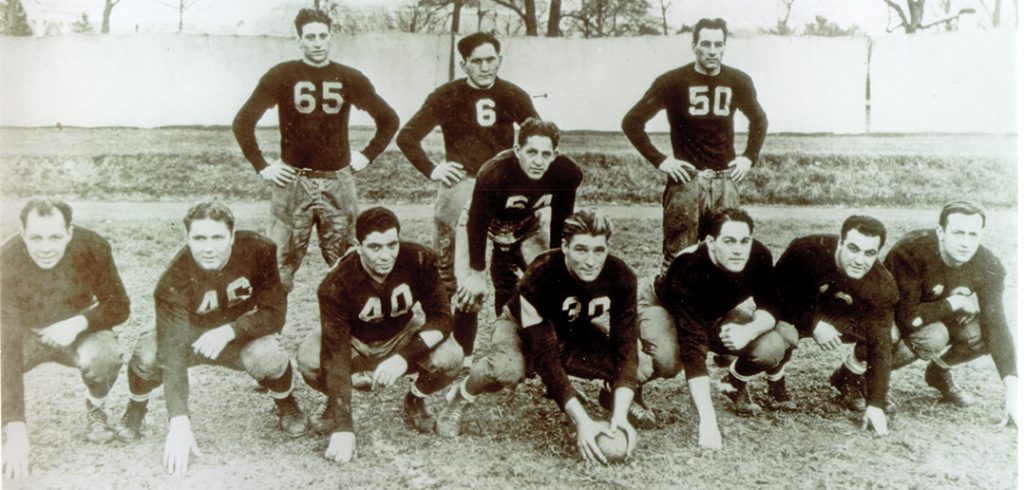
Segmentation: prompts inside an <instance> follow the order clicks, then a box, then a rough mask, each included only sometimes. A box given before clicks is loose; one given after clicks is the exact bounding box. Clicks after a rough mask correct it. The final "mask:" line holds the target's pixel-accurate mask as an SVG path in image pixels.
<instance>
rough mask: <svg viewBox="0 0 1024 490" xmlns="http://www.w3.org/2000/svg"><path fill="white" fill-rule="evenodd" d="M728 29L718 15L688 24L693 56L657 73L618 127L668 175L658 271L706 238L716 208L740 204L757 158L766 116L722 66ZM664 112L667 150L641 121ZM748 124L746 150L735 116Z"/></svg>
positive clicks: (739, 77)
mask: <svg viewBox="0 0 1024 490" xmlns="http://www.w3.org/2000/svg"><path fill="white" fill-rule="evenodd" d="M728 34H729V31H728V29H727V28H726V25H725V21H724V20H722V19H714V20H711V19H701V20H699V21H698V22H697V25H695V26H694V28H693V53H694V56H695V61H694V62H693V63H690V64H688V65H685V66H683V67H681V68H677V69H675V70H672V71H669V72H667V73H665V74H663V75H661V76H660V77H658V78H657V79H656V80H655V81H654V83H653V84H652V85H651V88H650V89H648V90H647V93H645V94H644V96H643V98H641V99H640V101H639V102H637V103H636V105H635V106H633V108H632V109H630V110H629V112H628V113H626V116H625V117H624V118H623V119H622V131H623V132H624V133H625V134H626V137H627V138H629V141H630V142H631V143H633V146H635V147H636V149H637V151H639V152H640V154H641V155H643V157H644V158H645V159H647V161H648V162H650V163H651V164H652V165H654V166H655V167H657V168H658V170H660V171H661V172H663V173H665V174H667V175H668V183H667V184H666V186H665V192H664V195H663V196H662V206H663V207H664V217H663V220H662V231H663V233H664V240H663V242H662V243H663V246H662V250H663V254H664V260H663V262H662V266H661V270H662V271H663V272H664V271H665V270H666V269H668V265H669V264H670V263H671V262H672V258H673V257H675V256H676V255H677V254H679V253H680V252H681V251H682V250H683V249H685V248H686V247H689V246H690V245H692V244H694V243H696V242H697V240H698V239H699V238H700V237H703V236H706V235H707V230H705V227H706V226H707V221H708V220H709V219H710V217H711V214H712V213H713V212H714V211H715V210H716V209H721V208H727V207H732V208H735V207H738V206H739V205H740V198H739V191H737V189H736V183H738V182H740V181H741V180H743V178H744V177H746V175H747V172H748V171H749V170H750V167H751V166H752V165H753V163H754V162H756V161H757V158H758V155H760V153H761V147H762V146H763V145H764V139H765V134H766V132H767V130H768V119H767V117H766V116H765V113H764V110H762V109H761V105H760V104H759V103H758V102H757V92H756V91H755V90H754V83H753V82H752V81H751V79H750V77H749V76H748V75H747V74H746V73H743V72H742V71H739V70H737V69H735V68H732V67H729V66H725V65H723V64H722V57H723V56H724V54H725V42H726V38H727V37H728ZM662 109H664V110H665V112H666V114H667V115H668V123H669V128H670V129H669V135H670V137H671V140H672V155H673V156H671V157H668V156H666V155H664V154H663V153H661V152H660V151H659V150H658V149H657V148H656V147H655V146H654V144H653V143H651V139H650V137H649V136H648V135H647V133H646V130H645V129H644V126H645V124H647V121H649V120H650V119H651V118H653V117H654V116H655V115H656V114H657V113H658V112H659V111H661V110H662ZM737 109H739V110H740V111H742V112H743V114H744V115H745V116H746V117H747V119H748V120H749V121H750V125H749V128H748V134H747V147H746V150H744V152H743V154H742V155H741V156H738V157H737V156H736V153H735V150H734V149H733V116H734V115H735V114H736V110H737Z"/></svg>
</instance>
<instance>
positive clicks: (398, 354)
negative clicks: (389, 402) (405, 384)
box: [298, 207, 462, 462]
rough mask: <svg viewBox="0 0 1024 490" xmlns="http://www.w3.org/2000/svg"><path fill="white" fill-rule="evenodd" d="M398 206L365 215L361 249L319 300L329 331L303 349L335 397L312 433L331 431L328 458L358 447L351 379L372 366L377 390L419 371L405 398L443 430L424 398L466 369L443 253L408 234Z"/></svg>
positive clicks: (359, 221) (360, 224)
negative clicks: (440, 259) (440, 261)
mask: <svg viewBox="0 0 1024 490" xmlns="http://www.w3.org/2000/svg"><path fill="white" fill-rule="evenodd" d="M400 231H401V226H400V225H399V222H398V217H396V216H395V215H394V213H392V212H391V211H389V210H387V209H385V208H382V207H374V208H370V209H367V210H366V211H363V212H362V213H360V215H359V217H357V218H356V241H357V243H356V247H355V250H356V252H357V253H349V254H348V255H346V256H345V257H343V258H342V259H341V261H340V262H339V263H338V264H337V265H336V266H335V267H334V269H332V270H331V272H330V273H328V274H327V277H326V278H324V280H323V282H322V283H321V284H320V289H319V290H318V291H317V297H318V299H319V300H320V329H321V331H320V332H315V333H314V334H312V335H310V336H309V337H308V338H306V340H305V341H304V342H303V343H302V346H301V347H300V348H299V356H298V362H299V371H300V372H301V373H302V376H303V378H305V380H306V382H307V383H308V384H309V385H310V386H312V387H313V388H315V389H317V390H318V391H321V392H323V393H325V394H326V395H327V403H326V406H325V408H324V412H323V415H322V416H315V415H314V416H311V417H310V422H311V424H312V426H313V429H314V430H315V431H317V432H319V433H321V434H330V436H331V438H330V442H329V443H328V446H327V452H326V453H325V454H324V456H325V457H327V459H330V460H334V461H337V462H347V461H349V460H351V459H352V452H353V450H354V449H355V432H354V430H353V424H352V375H353V374H355V373H362V372H366V371H372V373H373V374H372V376H371V380H370V381H371V384H370V387H371V388H372V387H386V386H390V385H392V384H393V383H394V382H395V381H397V380H398V379H399V378H401V377H402V376H403V375H405V374H406V373H407V372H410V371H412V372H415V373H417V374H418V376H417V378H416V382H415V383H413V384H412V385H411V386H410V388H409V392H408V393H407V394H406V396H405V401H404V404H403V414H404V417H405V421H406V423H408V424H409V425H411V426H412V427H413V428H414V429H416V430H417V431H420V432H430V431H432V430H433V429H434V419H433V417H431V415H430V413H429V412H428V411H427V407H426V404H425V402H424V398H426V396H427V395H429V394H431V393H434V392H436V391H438V390H441V389H443V388H444V387H446V386H448V385H449V384H451V382H452V381H454V380H455V378H456V377H458V375H459V369H461V367H462V348H461V347H460V346H459V344H458V342H456V341H455V339H454V338H453V337H452V336H451V335H450V334H451V320H452V316H451V306H450V303H449V299H448V293H447V292H446V290H445V288H444V284H443V283H442V282H441V277H440V274H439V273H438V268H437V256H436V255H435V254H434V252H433V251H431V250H430V249H428V248H426V247H424V246H422V245H419V244H416V243H412V242H403V241H401V240H400V237H399V232H400Z"/></svg>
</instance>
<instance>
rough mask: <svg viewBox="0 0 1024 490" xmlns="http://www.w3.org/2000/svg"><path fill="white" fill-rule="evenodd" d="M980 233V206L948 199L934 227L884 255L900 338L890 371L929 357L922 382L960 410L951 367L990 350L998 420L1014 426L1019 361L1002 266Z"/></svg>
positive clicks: (964, 399) (962, 394)
mask: <svg viewBox="0 0 1024 490" xmlns="http://www.w3.org/2000/svg"><path fill="white" fill-rule="evenodd" d="M984 230H985V211H984V210H982V209H981V208H980V207H979V206H978V205H976V204H974V203H971V202H969V201H953V202H950V203H948V204H946V205H945V206H944V207H943V208H942V211H941V212H940V213H939V225H938V226H937V227H935V228H934V229H924V230H917V231H912V232H910V233H908V234H907V235H906V236H904V237H903V238H902V239H900V241H899V242H897V243H896V245H894V246H893V248H892V250H891V251H890V252H889V255H888V256H886V258H885V265H886V267H887V268H888V269H889V271H890V272H892V275H893V277H895V278H896V284H897V286H899V290H900V301H899V303H898V304H897V305H896V325H897V327H899V334H900V336H901V337H902V339H901V340H899V341H898V342H897V343H896V345H895V346H894V347H893V359H892V368H893V369H899V368H901V367H903V366H906V365H908V364H910V363H912V362H914V360H916V359H917V358H921V359H924V360H926V361H930V362H929V363H928V368H927V369H926V370H925V377H924V379H925V381H926V382H927V383H928V386H931V387H932V388H935V389H936V390H939V392H940V393H941V394H942V398H943V399H944V400H946V401H949V402H952V403H954V404H956V405H958V406H961V407H965V406H968V405H970V404H971V402H972V399H971V397H970V395H969V394H968V393H967V392H966V391H965V390H963V389H961V388H960V387H958V386H957V385H956V383H954V382H953V376H952V374H951V373H950V368H952V367H953V366H955V365H957V364H963V363H965V362H968V361H970V360H973V359H976V358H978V357H981V356H983V355H985V354H990V355H991V356H992V360H993V361H995V365H996V370H997V371H999V376H1000V378H1002V380H1003V384H1004V386H1005V387H1006V404H1005V406H1004V411H1003V416H1004V417H1003V422H1004V423H1006V422H1008V421H1012V422H1013V423H1014V425H1016V422H1017V414H1016V406H1017V360H1016V359H1017V358H1016V352H1015V350H1014V341H1013V336H1012V335H1011V334H1010V329H1009V327H1008V326H1007V324H1006V313H1005V312H1004V310H1003V283H1004V281H1005V278H1006V269H1005V268H1004V267H1003V264H1002V262H1001V261H1000V260H999V259H998V258H997V257H996V256H995V254H993V253H992V251H991V250H989V249H988V248H986V247H985V246H984V245H981V244H980V242H981V236H982V232H983V231H984ZM947 346H949V350H948V351H947V352H946V353H945V354H943V353H942V351H943V350H944V349H945V348H946V347H947Z"/></svg>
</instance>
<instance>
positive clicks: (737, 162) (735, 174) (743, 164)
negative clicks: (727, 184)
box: [728, 156, 754, 182]
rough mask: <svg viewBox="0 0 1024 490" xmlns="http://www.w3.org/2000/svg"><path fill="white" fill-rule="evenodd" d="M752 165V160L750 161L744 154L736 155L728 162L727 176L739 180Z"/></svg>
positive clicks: (734, 180)
mask: <svg viewBox="0 0 1024 490" xmlns="http://www.w3.org/2000/svg"><path fill="white" fill-rule="evenodd" d="M752 166H754V162H752V161H750V159H749V158H747V157H745V156H738V157H736V158H734V159H733V160H732V161H731V162H729V167H728V168H729V170H730V172H729V178H730V179H732V181H733V182H739V181H741V180H743V179H744V178H745V177H746V176H747V172H750V167H752Z"/></svg>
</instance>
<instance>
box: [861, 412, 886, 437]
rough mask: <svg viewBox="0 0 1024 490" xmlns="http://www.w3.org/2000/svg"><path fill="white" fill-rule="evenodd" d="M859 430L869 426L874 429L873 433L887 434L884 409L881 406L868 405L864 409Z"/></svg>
mask: <svg viewBox="0 0 1024 490" xmlns="http://www.w3.org/2000/svg"><path fill="white" fill-rule="evenodd" d="M860 428H861V430H864V429H867V428H871V429H874V431H875V434H878V435H880V436H887V435H889V422H888V421H887V420H886V418H885V411H883V410H882V409H881V408H878V407H874V406H871V405H868V407H867V408H865V409H864V417H863V419H862V422H861V425H860Z"/></svg>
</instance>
